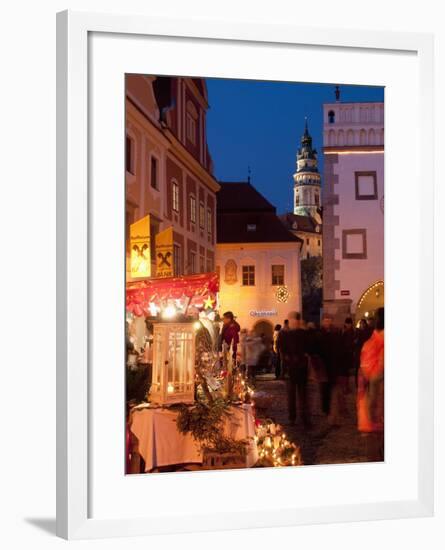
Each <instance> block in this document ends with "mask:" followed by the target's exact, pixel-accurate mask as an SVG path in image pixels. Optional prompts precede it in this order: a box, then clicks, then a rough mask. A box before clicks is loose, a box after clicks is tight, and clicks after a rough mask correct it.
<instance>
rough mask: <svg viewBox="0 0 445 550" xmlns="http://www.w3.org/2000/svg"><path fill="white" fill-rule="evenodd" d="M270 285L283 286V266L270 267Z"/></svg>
mask: <svg viewBox="0 0 445 550" xmlns="http://www.w3.org/2000/svg"><path fill="white" fill-rule="evenodd" d="M272 284H273V285H284V265H273V266H272Z"/></svg>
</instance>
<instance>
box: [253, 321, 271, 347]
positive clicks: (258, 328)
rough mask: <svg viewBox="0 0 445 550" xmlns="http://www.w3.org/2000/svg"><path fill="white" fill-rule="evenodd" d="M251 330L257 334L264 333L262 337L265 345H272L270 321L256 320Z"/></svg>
mask: <svg viewBox="0 0 445 550" xmlns="http://www.w3.org/2000/svg"><path fill="white" fill-rule="evenodd" d="M253 330H254V331H255V334H256V335H257V336H262V335H264V336H263V339H264V343H265V344H266V346H267V347H269V346H271V345H272V340H273V325H272V323H271V322H270V321H266V320H260V321H257V322H256V323H255V324H254V326H253Z"/></svg>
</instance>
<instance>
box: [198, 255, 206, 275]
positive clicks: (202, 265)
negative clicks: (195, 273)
mask: <svg viewBox="0 0 445 550" xmlns="http://www.w3.org/2000/svg"><path fill="white" fill-rule="evenodd" d="M204 271H205V258H204V256H202V255H200V256H199V272H200V273H204Z"/></svg>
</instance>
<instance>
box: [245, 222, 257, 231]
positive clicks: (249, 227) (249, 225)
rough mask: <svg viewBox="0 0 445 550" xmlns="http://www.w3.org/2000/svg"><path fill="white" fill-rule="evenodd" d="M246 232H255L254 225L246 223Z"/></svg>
mask: <svg viewBox="0 0 445 550" xmlns="http://www.w3.org/2000/svg"><path fill="white" fill-rule="evenodd" d="M247 231H249V232H253V231H256V223H248V224H247Z"/></svg>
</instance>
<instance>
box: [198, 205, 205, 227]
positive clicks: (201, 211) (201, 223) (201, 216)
mask: <svg viewBox="0 0 445 550" xmlns="http://www.w3.org/2000/svg"><path fill="white" fill-rule="evenodd" d="M204 226H205V209H204V204H203V203H202V202H200V203H199V227H201V228H202V229H204Z"/></svg>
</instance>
